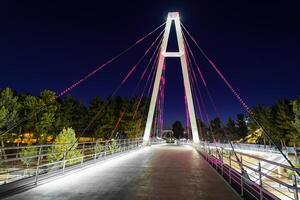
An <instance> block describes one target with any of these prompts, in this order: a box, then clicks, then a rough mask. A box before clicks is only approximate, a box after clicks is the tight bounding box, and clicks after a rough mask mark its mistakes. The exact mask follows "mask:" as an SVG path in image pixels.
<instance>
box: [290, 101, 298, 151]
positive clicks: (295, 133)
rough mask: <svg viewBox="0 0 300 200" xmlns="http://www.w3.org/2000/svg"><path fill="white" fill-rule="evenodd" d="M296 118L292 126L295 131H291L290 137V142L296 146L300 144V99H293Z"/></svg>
mask: <svg viewBox="0 0 300 200" xmlns="http://www.w3.org/2000/svg"><path fill="white" fill-rule="evenodd" d="M291 104H292V106H293V112H294V120H293V121H292V126H293V127H294V131H290V132H289V134H288V138H289V139H290V142H289V144H290V145H292V146H294V147H296V146H299V145H300V99H297V100H294V101H292V103H291Z"/></svg>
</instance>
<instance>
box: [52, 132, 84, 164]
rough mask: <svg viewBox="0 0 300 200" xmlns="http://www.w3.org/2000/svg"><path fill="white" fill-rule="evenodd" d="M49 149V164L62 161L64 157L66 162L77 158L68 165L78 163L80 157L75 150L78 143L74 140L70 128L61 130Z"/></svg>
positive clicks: (73, 133)
mask: <svg viewBox="0 0 300 200" xmlns="http://www.w3.org/2000/svg"><path fill="white" fill-rule="evenodd" d="M53 144H54V145H53V146H51V148H50V149H49V153H50V155H49V156H48V160H49V161H50V162H55V161H60V160H63V159H64V157H65V159H66V160H68V159H72V158H78V159H74V160H71V161H68V163H76V162H78V161H79V160H80V159H81V158H80V157H81V156H82V154H81V152H80V150H78V149H77V146H78V141H77V139H76V135H75V131H74V130H73V129H72V128H63V130H62V131H61V132H60V133H59V134H58V136H57V137H56V138H55V141H54V143H53Z"/></svg>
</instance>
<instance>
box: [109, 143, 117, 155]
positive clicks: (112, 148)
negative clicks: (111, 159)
mask: <svg viewBox="0 0 300 200" xmlns="http://www.w3.org/2000/svg"><path fill="white" fill-rule="evenodd" d="M108 149H109V152H110V153H116V152H118V149H119V145H118V142H117V141H116V140H112V141H111V143H110V144H109V145H108Z"/></svg>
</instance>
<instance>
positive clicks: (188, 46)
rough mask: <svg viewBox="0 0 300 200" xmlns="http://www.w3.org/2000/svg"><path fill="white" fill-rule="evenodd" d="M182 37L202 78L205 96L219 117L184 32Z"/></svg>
mask: <svg viewBox="0 0 300 200" xmlns="http://www.w3.org/2000/svg"><path fill="white" fill-rule="evenodd" d="M183 37H184V42H185V44H186V46H187V49H188V53H189V54H191V57H192V59H193V63H194V65H195V66H196V68H197V70H198V72H199V75H200V77H201V79H202V82H203V85H204V88H205V90H206V93H207V96H208V98H209V100H210V102H211V104H212V106H213V109H214V111H215V113H216V115H217V116H218V117H219V118H220V113H219V110H218V108H217V106H216V104H215V102H214V100H213V98H212V95H211V92H210V91H209V89H208V86H207V84H206V81H205V79H204V76H203V73H202V72H201V71H200V68H199V65H198V63H197V61H196V59H195V57H194V54H193V51H192V49H191V48H190V45H189V43H188V41H187V39H186V37H185V35H184V33H183ZM191 65H192V63H191ZM192 72H193V74H194V76H195V73H194V70H192Z"/></svg>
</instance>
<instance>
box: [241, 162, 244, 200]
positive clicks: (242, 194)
mask: <svg viewBox="0 0 300 200" xmlns="http://www.w3.org/2000/svg"><path fill="white" fill-rule="evenodd" d="M241 196H242V197H243V196H244V172H243V157H242V156H241Z"/></svg>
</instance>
